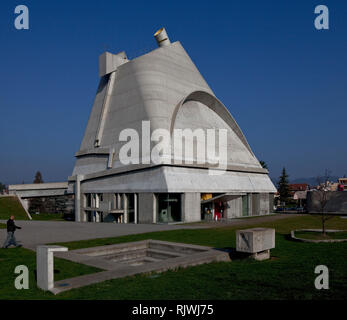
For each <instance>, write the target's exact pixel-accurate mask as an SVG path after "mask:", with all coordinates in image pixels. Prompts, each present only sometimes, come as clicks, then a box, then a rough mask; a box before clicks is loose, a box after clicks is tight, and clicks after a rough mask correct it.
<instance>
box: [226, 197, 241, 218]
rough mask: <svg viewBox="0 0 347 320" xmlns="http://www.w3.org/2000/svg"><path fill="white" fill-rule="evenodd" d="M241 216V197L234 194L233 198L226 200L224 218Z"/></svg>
mask: <svg viewBox="0 0 347 320" xmlns="http://www.w3.org/2000/svg"><path fill="white" fill-rule="evenodd" d="M241 216H242V197H241V196H235V198H234V199H232V200H229V201H228V202H227V208H226V218H227V219H232V218H238V217H241Z"/></svg>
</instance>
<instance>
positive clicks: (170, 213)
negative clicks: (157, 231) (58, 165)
mask: <svg viewBox="0 0 347 320" xmlns="http://www.w3.org/2000/svg"><path fill="white" fill-rule="evenodd" d="M155 38H156V40H157V42H158V45H159V48H157V49H155V50H153V51H151V52H149V53H147V54H145V55H143V56H140V57H138V58H136V59H133V60H128V59H127V57H126V54H125V53H124V52H122V53H120V54H117V55H113V54H111V53H104V54H103V55H101V56H100V59H99V75H100V76H101V79H100V83H99V87H98V90H97V94H96V98H95V101H94V104H93V107H92V110H91V113H90V117H89V121H88V124H87V127H86V131H85V134H84V137H83V140H82V143H81V147H80V150H79V151H78V152H77V153H76V163H75V167H74V170H73V174H72V176H71V177H70V178H69V190H70V192H74V193H75V200H76V205H75V209H76V214H75V215H76V220H77V221H96V220H97V221H105V220H107V219H108V218H107V217H109V216H110V215H112V217H113V218H114V219H116V220H117V222H118V221H121V222H123V223H127V222H134V223H157V222H160V221H165V222H166V221H167V222H173V221H177V222H178V221H183V222H192V221H199V220H200V219H201V198H200V197H201V194H202V193H211V194H214V195H218V194H221V195H223V194H225V193H230V192H233V193H234V194H235V199H234V200H229V202H226V203H228V208H227V209H228V210H226V217H227V218H232V217H238V216H242V215H243V213H244V212H247V214H248V215H249V214H250V213H251V214H252V215H256V214H268V213H269V210H270V207H271V206H270V205H269V201H270V200H269V194H271V193H274V192H276V189H275V187H274V186H273V184H272V182H271V180H270V179H269V177H268V171H267V170H266V169H263V168H262V167H261V165H260V163H259V161H258V160H257V158H256V157H255V155H254V154H253V152H252V150H251V148H250V146H249V144H248V142H247V140H246V138H245V136H244V135H243V133H242V131H241V129H240V128H239V126H238V125H237V123H236V121H235V120H234V118H233V117H232V115H231V114H230V112H229V111H228V109H227V108H226V107H225V106H224V105H223V104H222V103H221V102H220V101H219V100H218V99H217V98H216V96H215V95H214V93H213V91H212V90H211V88H210V87H209V86H208V84H207V82H206V81H205V79H204V78H203V77H202V75H201V74H200V72H199V70H198V69H197V67H196V66H195V65H194V63H193V62H192V60H191V59H190V57H189V55H188V54H187V52H186V51H185V50H184V48H183V47H182V45H181V44H180V43H179V42H173V43H171V41H170V40H169V38H168V36H167V33H166V31H165V29H163V30H159V31H158V32H157V33H156V35H155ZM143 121H149V123H150V127H149V128H148V130H149V132H150V133H153V132H154V131H155V130H156V129H165V130H167V131H169V132H170V133H171V135H172V133H173V132H174V130H175V129H182V130H184V129H191V130H195V129H202V130H204V132H205V131H207V130H208V129H211V128H214V129H225V130H226V131H227V145H226V146H225V147H226V148H227V150H228V153H227V160H226V161H227V163H226V172H225V173H224V174H222V175H210V174H209V169H210V168H212V167H213V166H212V165H209V164H208V163H207V164H202V165H201V164H198V163H199V161H198V160H199V158H198V156H197V155H195V154H194V155H193V159H191V160H192V163H191V164H189V165H188V164H186V163H183V164H177V163H175V162H174V161H171V162H169V163H164V164H156V163H153V161H152V160H151V153H150V150H152V147H153V146H154V145H155V143H154V142H153V141H152V142H151V141H150V142H149V145H146V144H147V142H146V141H145V140H144V139H142V138H143V134H142V135H141V133H143V132H144V131H143ZM124 129H134V130H136V132H139V133H140V136H139V145H140V146H141V147H142V148H140V150H139V156H140V159H141V160H142V162H141V163H130V164H127V165H124V164H123V163H122V162H121V161H120V159H119V157H118V153H119V151H120V149H121V148H122V146H123V145H124V142H122V141H119V136H120V133H121V132H122V130H124ZM191 140H192V142H193V145H194V149H195V148H196V147H197V144H198V143H197V142H196V140H195V139H194V137H192V138H191ZM172 141H173V142H174V145H173V146H170V148H169V150H171V151H170V152H169V153H168V154H167V157H168V158H169V159H171V160H175V159H176V158H175V157H176V153H175V146H176V143H175V139H173V140H172ZM210 148H211V146H209V145H207V151H206V153H207V154H209V153H210V152H214V151H215V150H212V149H210ZM95 195H97V197H101V198H102V201H100V203H98V205H93V204H92V203H91V202H90V203H89V199H90V198H92V197H95ZM165 195H168V196H167V198H165V197H166V196H165ZM245 195H249V196H247V199H246V198H241V197H244V196H245ZM119 197H121V198H122V199H123V200H122V201H121V203H119V202H118V200H117V199H118V198H119ZM86 201H87V202H88V203H86ZM166 204H167V207H165V206H166ZM246 207H247V210H245V208H246ZM178 211H179V213H177V212H178Z"/></svg>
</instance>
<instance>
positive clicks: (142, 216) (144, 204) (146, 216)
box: [138, 192, 155, 223]
mask: <svg viewBox="0 0 347 320" xmlns="http://www.w3.org/2000/svg"><path fill="white" fill-rule="evenodd" d="M154 200H155V197H154V194H153V193H152V192H146V193H139V217H138V221H139V223H155V220H154V219H155V214H154V210H155V204H154Z"/></svg>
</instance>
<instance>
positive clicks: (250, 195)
mask: <svg viewBox="0 0 347 320" xmlns="http://www.w3.org/2000/svg"><path fill="white" fill-rule="evenodd" d="M247 201H248V216H252V194H251V193H247Z"/></svg>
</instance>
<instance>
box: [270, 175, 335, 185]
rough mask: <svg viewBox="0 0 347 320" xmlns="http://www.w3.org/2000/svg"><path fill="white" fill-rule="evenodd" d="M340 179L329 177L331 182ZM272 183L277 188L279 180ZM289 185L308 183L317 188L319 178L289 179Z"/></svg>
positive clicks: (275, 179)
mask: <svg viewBox="0 0 347 320" xmlns="http://www.w3.org/2000/svg"><path fill="white" fill-rule="evenodd" d="M339 178H340V177H337V176H331V177H329V181H333V182H337V180H338V179H339ZM271 181H272V182H273V184H274V185H275V186H277V181H278V178H271ZM289 183H307V184H308V185H310V186H315V185H317V177H311V178H297V179H289Z"/></svg>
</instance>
